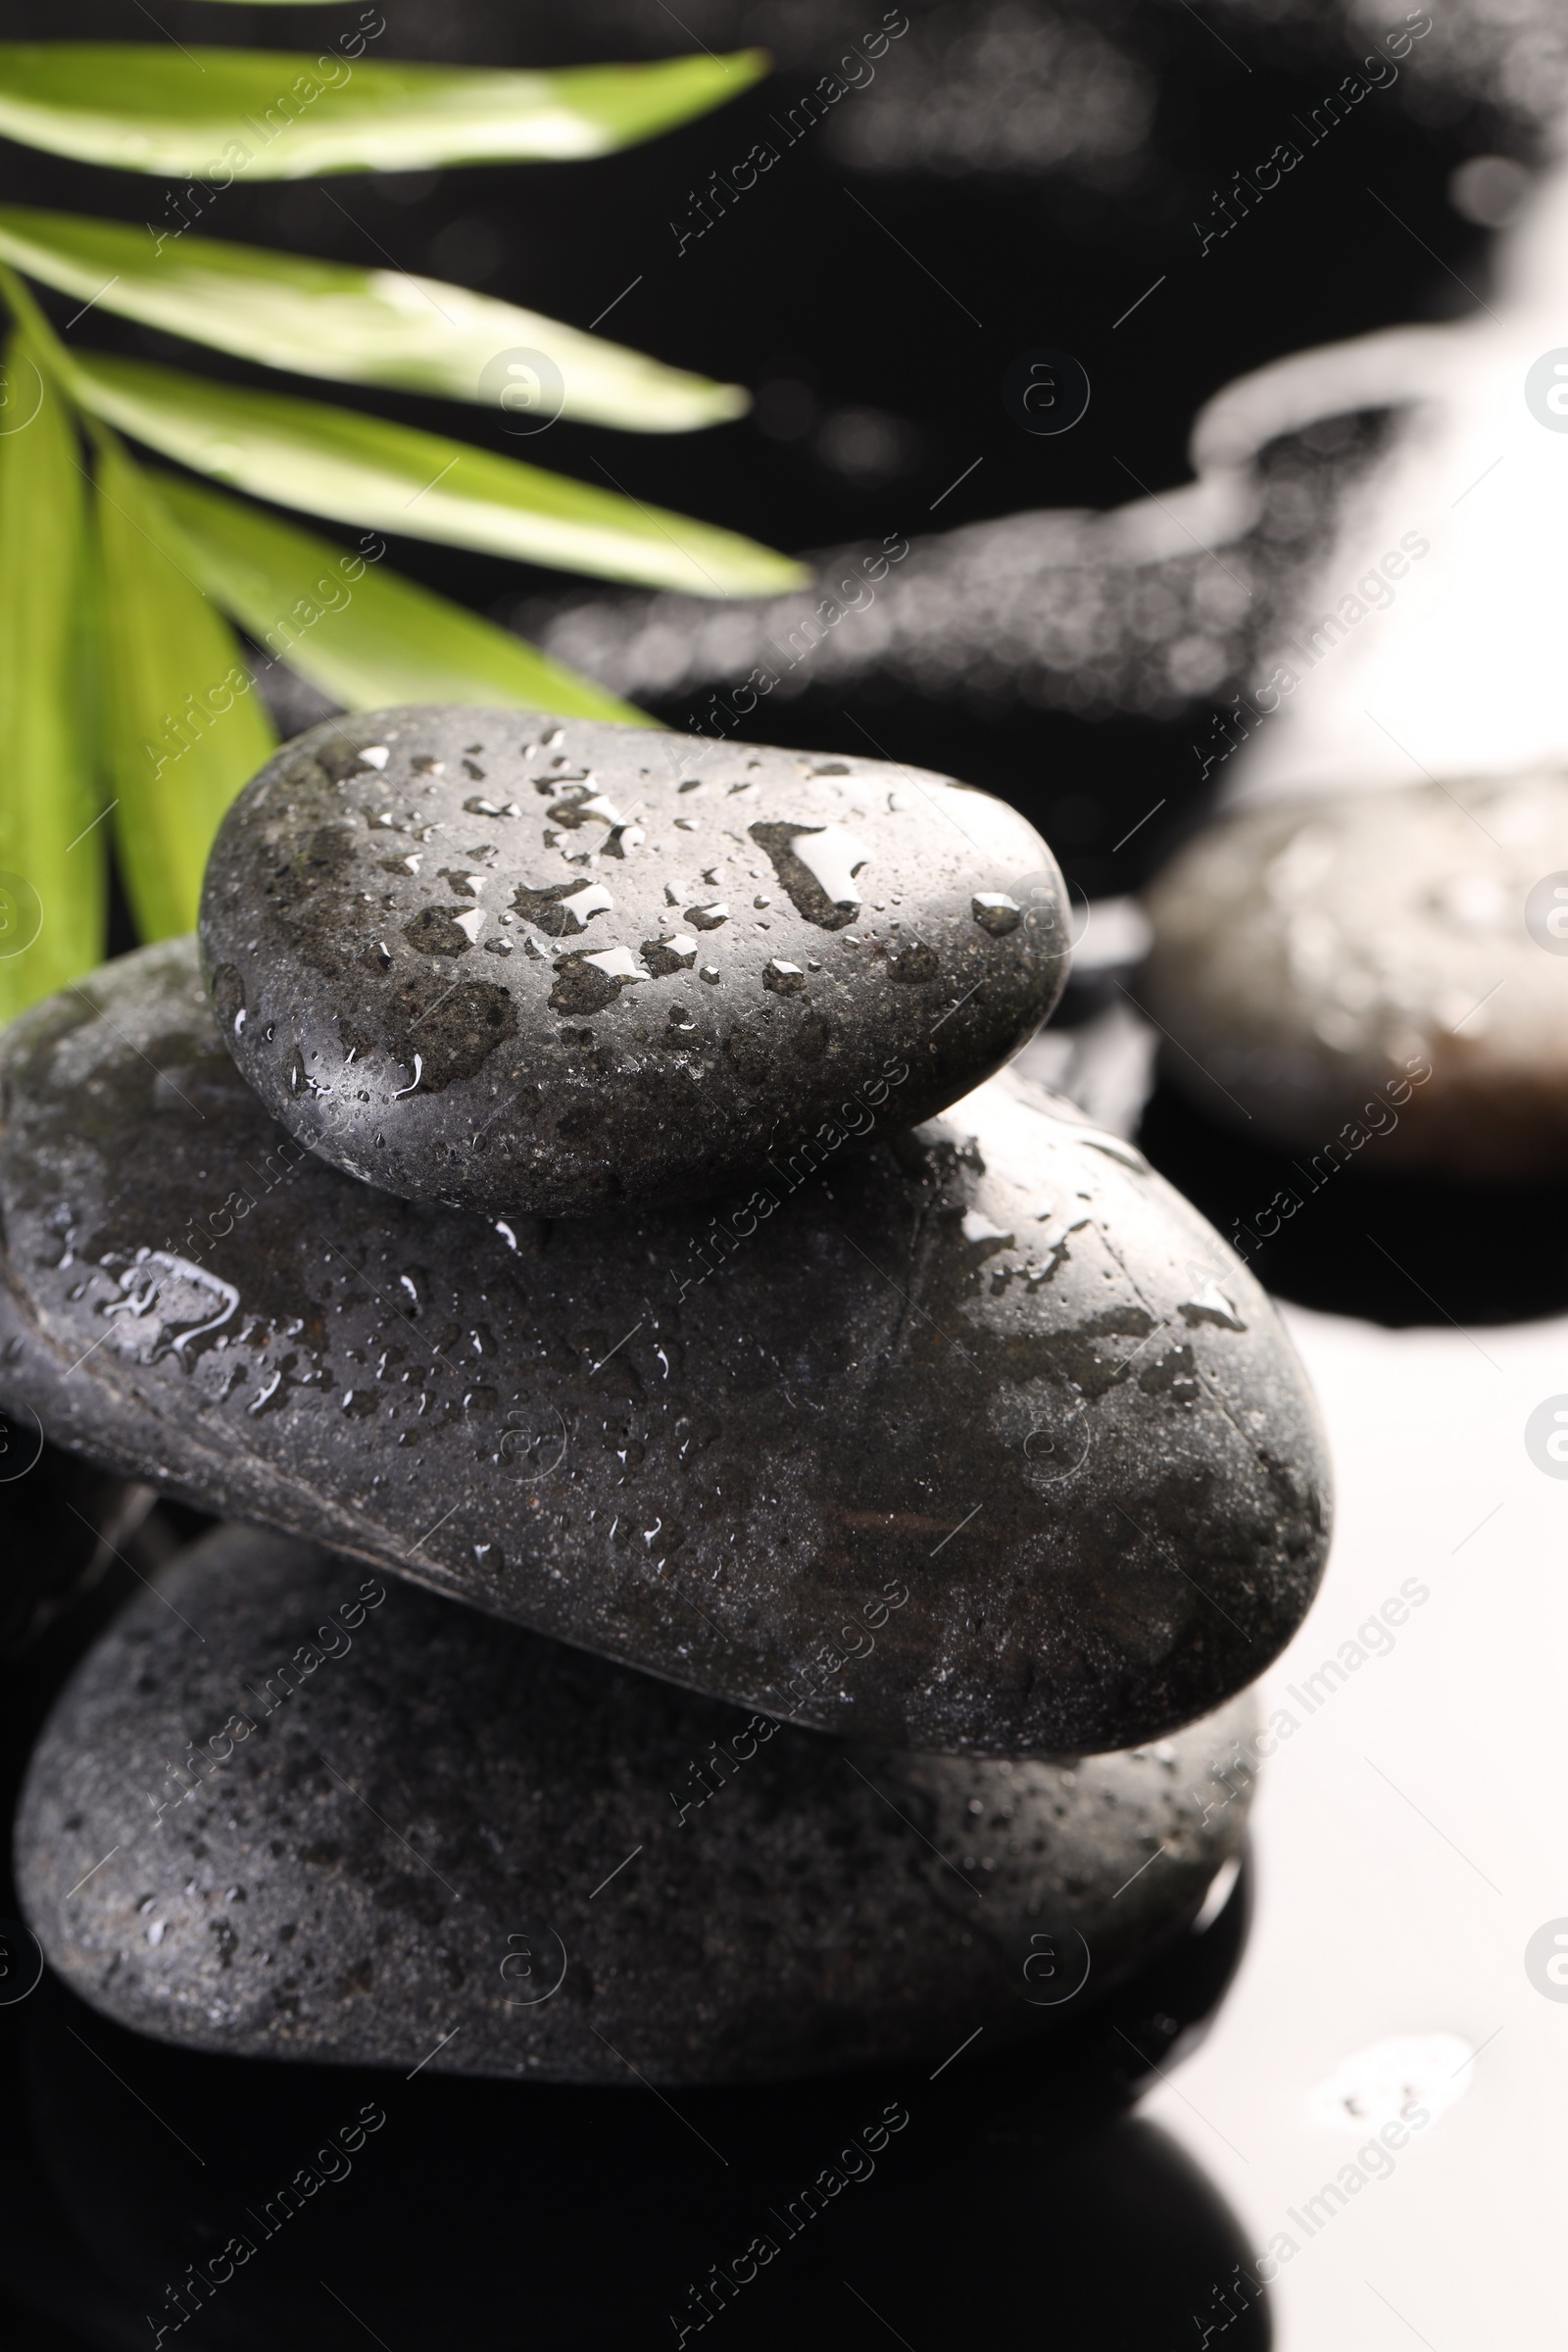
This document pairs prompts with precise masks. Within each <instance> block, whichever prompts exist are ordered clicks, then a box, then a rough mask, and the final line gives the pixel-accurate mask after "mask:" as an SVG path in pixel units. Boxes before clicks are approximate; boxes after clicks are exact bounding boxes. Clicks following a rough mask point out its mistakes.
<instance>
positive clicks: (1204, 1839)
mask: <svg viewBox="0 0 1568 2352" xmlns="http://www.w3.org/2000/svg"><path fill="white" fill-rule="evenodd" d="M291 1660H292V1661H293V1664H294V1669H295V1671H294V1673H293V1675H292V1677H291V1676H290V1675H289V1674H288V1673H287V1672H286V1671H284V1669H286V1667H287V1665H288V1662H289V1661H291ZM313 1661H314V1662H313ZM269 1709H270V1711H268V1710H269ZM1253 1728H1254V1719H1253V1713H1252V1709H1251V1707H1250V1702H1249V1701H1247V1700H1245V1699H1244V1700H1240V1701H1236V1702H1234V1703H1233V1704H1232V1705H1231V1706H1230V1707H1229V1708H1227V1709H1225V1710H1224V1711H1223V1712H1222V1713H1221V1714H1220V1715H1218V1716H1216V1717H1214V1718H1212V1719H1210V1720H1208V1721H1206V1722H1204V1723H1201V1724H1198V1725H1195V1726H1194V1727H1193V1728H1192V1729H1191V1730H1190V1731H1188V1732H1186V1733H1184V1734H1183V1735H1182V1736H1181V1737H1180V1738H1179V1739H1177V1740H1170V1741H1168V1742H1162V1743H1161V1744H1160V1746H1159V1747H1158V1748H1157V1749H1152V1748H1145V1749H1141V1750H1139V1751H1138V1752H1137V1753H1135V1754H1131V1755H1112V1756H1103V1757H1097V1758H1095V1759H1093V1760H1091V1761H1079V1762H1078V1763H1077V1764H1076V1765H1072V1764H1067V1765H1057V1764H1048V1763H1044V1762H1037V1761H1017V1762H1014V1761H1010V1760H995V1759H990V1758H980V1757H953V1756H940V1757H939V1756H910V1755H900V1754H896V1753H889V1752H883V1751H878V1750H875V1749H864V1748H858V1749H855V1750H853V1751H851V1750H845V1749H843V1748H841V1747H840V1746H839V1745H838V1743H837V1742H836V1741H833V1740H826V1739H823V1738H822V1737H821V1736H820V1735H818V1734H815V1733H809V1732H800V1731H796V1730H794V1729H792V1728H791V1727H789V1726H787V1725H785V1726H778V1725H774V1724H772V1723H771V1722H764V1721H763V1720H762V1719H761V1718H760V1717H752V1718H748V1717H747V1716H746V1715H744V1714H739V1713H737V1712H736V1711H735V1710H734V1709H733V1708H729V1707H725V1706H721V1705H719V1704H716V1703H715V1702H714V1701H712V1700H710V1699H701V1698H696V1697H693V1696H691V1695H689V1694H687V1693H685V1692H679V1691H673V1690H671V1689H670V1688H669V1687H668V1686H667V1685H665V1684H661V1683H657V1682H654V1681H652V1680H650V1679H649V1678H648V1677H647V1676H645V1675H635V1674H628V1673H627V1672H626V1671H625V1670H624V1669H622V1668H619V1667H615V1666H610V1665H607V1664H605V1663H604V1662H603V1661H601V1660H599V1659H593V1658H587V1657H584V1656H583V1655H581V1654H580V1653H574V1652H571V1651H568V1650H564V1649H562V1648H561V1647H560V1646H559V1645H558V1644H556V1643H554V1642H545V1641H542V1640H540V1638H539V1637H538V1636H536V1635H532V1634H525V1633H523V1632H521V1631H519V1630H517V1629H515V1628H503V1627H499V1626H496V1625H494V1624H490V1623H487V1622H486V1621H485V1619H483V1618H482V1617H480V1616H478V1615H477V1614H476V1613H475V1612H474V1611H472V1610H470V1609H465V1608H461V1607H459V1606H458V1605H457V1604H455V1603H453V1602H450V1601H444V1600H441V1599H438V1598H436V1597H435V1596H434V1595H433V1594H429V1593H418V1592H417V1591H415V1590H414V1589H413V1588H412V1587H410V1586H406V1585H405V1586H399V1585H398V1584H397V1583H396V1580H389V1581H388V1582H386V1583H383V1582H381V1581H379V1580H377V1579H375V1578H373V1577H369V1578H368V1577H366V1576H365V1575H364V1572H363V1570H361V1569H360V1568H358V1567H357V1566H354V1565H353V1564H351V1563H350V1562H348V1561H345V1560H342V1559H333V1558H331V1557H330V1556H328V1555H325V1554H322V1553H320V1552H319V1551H317V1550H315V1549H314V1548H313V1547H310V1546H307V1545H302V1544H296V1543H293V1542H291V1541H290V1540H288V1539H286V1538H283V1537H277V1536H270V1535H265V1534H261V1533H258V1532H255V1531H253V1530H249V1529H237V1528H227V1529H218V1530H215V1531H214V1532H213V1533H212V1534H211V1535H209V1536H208V1537H206V1538H204V1539H203V1540H202V1542H201V1543H200V1544H197V1545H196V1546H194V1547H193V1548H192V1550H191V1551H190V1552H188V1553H187V1554H185V1555H184V1557H183V1559H182V1560H181V1561H180V1562H179V1563H178V1564H177V1565H176V1567H175V1568H174V1569H173V1570H172V1572H171V1573H170V1574H168V1575H167V1576H166V1577H165V1578H164V1579H163V1580H162V1582H161V1584H160V1586H159V1589H158V1590H157V1591H156V1592H151V1591H150V1592H148V1593H145V1594H140V1595H138V1596H137V1597H136V1599H134V1600H133V1601H132V1602H131V1603H130V1605H129V1607H128V1608H127V1609H126V1610H125V1611H124V1613H123V1615H122V1617H121V1618H120V1619H119V1620H118V1621H117V1622H116V1624H115V1625H114V1626H113V1627H112V1628H111V1630H110V1632H109V1633H108V1634H107V1635H106V1636H105V1637H104V1638H103V1639H102V1640H101V1641H100V1642H99V1643H98V1645H97V1647H96V1648H95V1649H94V1650H93V1651H91V1652H90V1653H89V1655H88V1657H87V1658H86V1659H85V1660H84V1662H83V1663H82V1665H81V1666H80V1667H79V1668H78V1670H77V1672H76V1675H75V1676H74V1678H73V1681H72V1683H71V1684H70V1685H69V1686H68V1687H67V1689H66V1691H64V1692H63V1693H62V1696H61V1698H60V1700H59V1701H58V1703H57V1705H56V1708H55V1711H54V1713H53V1715H52V1716H51V1718H50V1721H49V1724H48V1726H47V1728H46V1730H45V1732H44V1735H43V1738H42V1739H41V1740H40V1742H39V1745H38V1747H37V1750H36V1752H35V1754H34V1757H33V1761H32V1765H31V1769H30V1772H29V1777H28V1781H27V1786H26V1789H25V1792H24V1796H23V1801H22V1807H21V1812H20V1816H19V1823H18V1840H17V1857H18V1863H17V1867H18V1884H19V1887H20V1889H21V1893H22V1898H23V1901H24V1904H25V1910H26V1915H27V1918H28V1919H29V1921H30V1922H31V1924H32V1927H33V1930H34V1932H35V1933H36V1935H37V1936H38V1937H39V1940H40V1941H41V1942H42V1944H43V1946H44V1949H45V1951H46V1953H47V1954H48V1956H49V1958H50V1960H51V1961H52V1962H53V1964H54V1966H55V1967H56V1968H57V1970H59V1972H60V1973H61V1974H62V1975H63V1976H64V1977H65V1978H66V1980H67V1982H68V1983H69V1984H70V1985H72V1986H73V1988H74V1989H75V1990H76V1991H77V1992H79V1993H80V1994H81V1995H82V1997H83V1998H84V1999H86V2000H88V2001H91V2002H92V2003H93V2004H94V2005H95V2006H96V2007H98V2008H100V2009H103V2010H105V2011H107V2013H108V2014H109V2015H110V2016H112V2017H114V2018H116V2019H118V2020H119V2022H120V2023H121V2024H123V2025H125V2026H129V2027H132V2028H134V2029H136V2030H138V2031H140V2032H144V2033H150V2034H160V2035H162V2036H164V2037H165V2038H166V2039H170V2040H179V2041H186V2042H194V2043H197V2044H199V2045H202V2046H205V2047H208V2048H214V2049H222V2050H224V2051H226V2052H228V2053H230V2054H235V2055H239V2054H251V2055H255V2056H258V2057H277V2058H313V2059H326V2060H331V2061H334V2062H338V2063H345V2062H347V2063H358V2064H370V2065H376V2066H397V2067H398V2068H400V2069H406V2068H410V2067H413V2066H415V2065H417V2064H418V2063H419V2062H420V2061H421V2060H423V2059H426V2058H429V2060H430V2064H431V2065H432V2066H435V2067H441V2068H445V2069H449V2070H452V2071H455V2072H459V2073H468V2074H502V2075H518V2076H532V2077H535V2078H537V2079H540V2080H551V2079H554V2080H558V2081H562V2080H564V2081H572V2082H624V2081H627V2080H628V2079H629V2077H628V2069H629V2068H630V2067H635V2068H636V2069H637V2070H638V2072H639V2073H640V2074H642V2075H643V2076H644V2077H645V2079H647V2080H650V2081H656V2082H705V2081H706V2082H724V2081H747V2080H750V2081H763V2080H766V2079H768V2078H769V2077H774V2076H779V2075H790V2074H801V2073H807V2072H810V2071H813V2070H815V2069H817V2068H822V2067H830V2066H845V2065H858V2064H867V2063H870V2062H872V2061H876V2060H891V2059H896V2058H904V2057H907V2056H909V2055H911V2054H918V2053H922V2052H929V2053H931V2054H932V2055H933V2056H943V2055H946V2054H947V2052H948V2051H950V2050H951V2049H952V2048H953V2046H954V2044H955V2043H956V2042H958V2041H960V2040H962V2039H963V2038H965V2036H972V2035H973V2034H975V2033H976V2031H977V2030H978V2029H980V2028H985V2029H987V2030H988V2032H989V2034H991V2036H992V2037H993V2038H996V2037H1004V2038H1008V2039H1021V2038H1023V2037H1025V2036H1027V2035H1029V2034H1031V2033H1032V2032H1034V2031H1038V2030H1040V2029H1042V2028H1045V2029H1047V2030H1049V2026H1050V2023H1051V2021H1052V2019H1053V2016H1054V2014H1059V2015H1060V2016H1061V2017H1062V2018H1063V2019H1065V2018H1066V2017H1067V2015H1068V2012H1069V2011H1070V2009H1071V2004H1072V1999H1074V1998H1076V1997H1078V1994H1077V1991H1076V1990H1075V1988H1076V1987H1080V1986H1081V1987H1082V1989H1083V1990H1085V1991H1087V1990H1088V1989H1089V1988H1090V1987H1093V1989H1094V1990H1095V1991H1096V1992H1099V1991H1102V1990H1103V1989H1104V1988H1105V1986H1106V1985H1112V1984H1114V1983H1115V1982H1116V1981H1117V1980H1118V1978H1120V1977H1123V1976H1125V1975H1126V1974H1127V1973H1128V1972H1129V1971H1130V1970H1131V1969H1132V1968H1134V1967H1136V1966H1137V1965H1138V1963H1139V1962H1140V1961H1141V1960H1142V1959H1144V1958H1146V1957H1147V1956H1148V1955H1149V1954H1150V1953H1151V1952H1152V1950H1153V1949H1154V1948H1155V1947H1156V1946H1157V1945H1158V1944H1159V1943H1160V1942H1161V1941H1162V1940H1164V1939H1165V1938H1167V1937H1169V1936H1172V1935H1174V1934H1175V1933H1176V1932H1177V1931H1178V1929H1179V1928H1180V1927H1181V1926H1182V1925H1183V1924H1184V1923H1185V1922H1186V1921H1188V1920H1189V1919H1191V1918H1192V1916H1193V1915H1194V1914H1195V1913H1196V1912H1197V1910H1198V1909H1199V1907H1200V1905H1201V1903H1202V1901H1203V1899H1204V1896H1205V1894H1206V1893H1207V1890H1208V1888H1209V1887H1210V1885H1211V1884H1212V1882H1213V1880H1214V1877H1215V1875H1216V1873H1217V1872H1218V1871H1219V1870H1220V1869H1221V1867H1222V1866H1223V1865H1224V1863H1225V1862H1226V1861H1227V1860H1228V1859H1229V1858H1230V1857H1231V1856H1232V1855H1233V1854H1235V1853H1236V1851H1237V1850H1238V1848H1239V1846H1240V1844H1241V1838H1242V1832H1243V1827H1244V1823H1245V1819H1246V1814H1247V1808H1248V1802H1249V1799H1250V1789H1251V1774H1250V1768H1249V1766H1248V1765H1247V1764H1246V1762H1245V1760H1244V1751H1243V1741H1244V1740H1248V1739H1249V1736H1250V1733H1251V1732H1252V1730H1253ZM715 1743H716V1744H715ZM704 1766H706V1767H707V1771H706V1774H705V1773H704V1770H703V1768H704ZM171 1767H172V1768H173V1769H171ZM181 1767H183V1769H182V1770H181V1769H180V1768H181ZM1227 1767H1229V1768H1230V1769H1229V1770H1228V1772H1227V1769H1226V1768H1227ZM705 1789H707V1790H709V1791H710V1793H708V1795H707V1798H706V1801H703V1791H704V1790H705ZM672 1792H673V1793H672ZM677 1800H678V1801H677ZM111 1848H113V1849H114V1850H113V1852H111V1850H110V1849H111ZM106 1855H108V1857H109V1858H108V1859H107V1860H105V1859H104V1857H105V1856H106ZM1156 1855H1157V1857H1158V1858H1157V1860H1156V1859H1155V1857H1156ZM98 1863H102V1867H101V1868H98V1869H96V1870H95V1869H94V1867H93V1866H94V1865H95V1864H98ZM89 1872H90V1873H91V1874H92V1875H91V1876H90V1877H86V1880H85V1884H84V1885H78V1882H80V1881H82V1880H83V1878H84V1874H87V1873H89ZM1135 1874H1137V1875H1135ZM1129 1882H1131V1883H1130V1884H1129ZM1033 1938H1038V1939H1039V1940H1038V1941H1037V1940H1032V1939H1033ZM1048 1947H1049V1948H1048ZM1031 1955H1035V1957H1034V1959H1033V1961H1032V1964H1031ZM1026 1966H1027V1968H1028V1973H1026ZM1064 1995H1065V1996H1069V1997H1065V1998H1061V1997H1057V1996H1064ZM449 2035H450V2036H454V2038H453V2039H452V2040H451V2041H450V2042H448V2043H447V2045H446V2046H445V2047H443V2048H441V2049H440V2050H439V2051H437V2052H436V2054H435V2055H434V2056H433V2057H432V2056H431V2055H430V2054H431V2052H432V2050H435V2046H436V2044H437V2043H438V2042H440V2041H441V2040H442V2037H443V2036H449Z"/></svg>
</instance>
